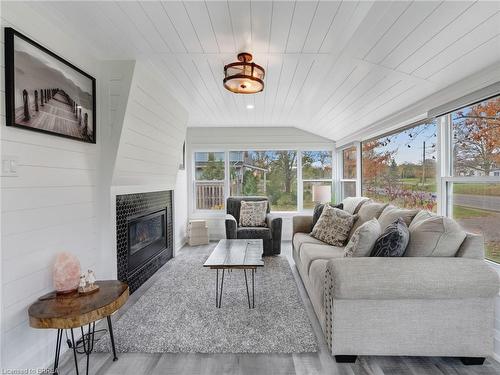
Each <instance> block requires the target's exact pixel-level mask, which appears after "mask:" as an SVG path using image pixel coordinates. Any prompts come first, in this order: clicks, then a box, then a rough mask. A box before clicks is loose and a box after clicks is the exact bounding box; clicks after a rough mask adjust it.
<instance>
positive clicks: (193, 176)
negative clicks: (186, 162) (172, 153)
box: [190, 148, 228, 214]
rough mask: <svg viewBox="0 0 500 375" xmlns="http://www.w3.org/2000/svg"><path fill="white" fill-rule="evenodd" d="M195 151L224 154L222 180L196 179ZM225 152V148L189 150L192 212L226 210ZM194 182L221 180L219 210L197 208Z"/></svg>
mask: <svg viewBox="0 0 500 375" xmlns="http://www.w3.org/2000/svg"><path fill="white" fill-rule="evenodd" d="M197 153H222V154H224V180H197V179H196V156H195V154H197ZM227 167H228V163H227V154H226V151H225V150H220V149H210V148H208V149H199V150H193V151H192V152H191V183H190V185H191V188H192V194H191V202H192V205H193V210H192V211H193V212H195V213H200V214H210V213H221V212H225V211H226V199H227V188H228V186H227V183H226V180H227ZM196 182H222V183H223V192H224V199H223V202H224V203H223V206H222V208H221V209H220V210H216V209H208V208H206V209H205V208H197V204H196V202H197V199H196Z"/></svg>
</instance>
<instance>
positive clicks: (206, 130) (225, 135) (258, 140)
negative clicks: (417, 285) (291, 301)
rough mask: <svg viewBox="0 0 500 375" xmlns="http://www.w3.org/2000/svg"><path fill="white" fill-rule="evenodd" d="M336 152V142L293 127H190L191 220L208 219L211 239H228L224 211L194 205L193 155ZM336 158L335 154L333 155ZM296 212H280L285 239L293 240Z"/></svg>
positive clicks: (188, 148) (188, 168)
mask: <svg viewBox="0 0 500 375" xmlns="http://www.w3.org/2000/svg"><path fill="white" fill-rule="evenodd" d="M321 149H323V150H332V151H334V149H335V143H334V142H333V141H331V140H329V139H326V138H323V137H320V136H317V135H314V134H312V133H308V132H306V131H304V130H300V129H297V128H289V127H268V128H259V127H254V128H250V127H248V128H244V127H239V128H226V127H224V128H213V127H201V128H188V131H187V143H186V168H187V170H188V192H189V195H188V203H189V213H190V214H189V217H191V218H198V219H205V220H207V224H208V230H209V234H210V239H211V240H218V239H221V238H224V237H225V235H226V234H225V226H224V217H225V213H224V212H210V213H200V212H196V211H195V209H194V206H193V194H194V193H193V179H192V167H193V160H192V156H193V152H195V151H231V150H232V151H238V150H304V151H307V150H321ZM333 155H334V156H335V152H333ZM295 214H296V212H295V213H292V212H287V213H280V216H281V217H282V218H283V231H282V239H283V240H291V239H292V217H293V215H295Z"/></svg>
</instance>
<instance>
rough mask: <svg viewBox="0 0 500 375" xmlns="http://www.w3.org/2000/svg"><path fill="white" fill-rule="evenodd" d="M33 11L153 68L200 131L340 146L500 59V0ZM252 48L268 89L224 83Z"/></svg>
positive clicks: (60, 6)
mask: <svg viewBox="0 0 500 375" xmlns="http://www.w3.org/2000/svg"><path fill="white" fill-rule="evenodd" d="M29 6H31V7H34V8H35V9H36V10H37V11H38V12H39V13H41V14H43V15H44V16H46V17H49V18H52V19H54V21H56V22H58V23H59V24H61V27H63V29H66V30H68V32H72V33H74V34H75V35H77V36H79V37H81V36H85V38H87V39H88V40H89V44H90V45H92V47H93V48H96V49H97V50H99V51H100V52H99V53H100V56H99V57H100V58H106V59H124V58H135V59H143V60H147V61H149V63H150V64H151V65H152V66H154V67H156V68H157V69H158V71H159V73H160V74H163V75H164V77H165V78H166V79H167V81H168V82H169V85H170V88H171V90H172V92H173V94H174V95H175V96H176V97H177V98H178V99H179V101H180V102H181V103H182V104H183V105H184V106H185V107H186V109H187V110H188V111H189V115H190V120H189V125H190V126H296V127H298V128H302V129H305V130H308V131H310V132H313V133H316V134H319V135H323V136H326V137H329V138H332V139H339V138H341V137H343V136H346V135H347V134H348V133H350V132H353V131H356V130H358V129H360V128H361V127H363V126H366V125H369V124H371V123H373V122H375V121H376V120H379V119H381V118H384V117H385V116H388V115H390V114H392V113H394V112H396V111H398V110H400V109H402V108H404V107H406V106H408V105H410V104H412V103H414V102H416V101H417V100H419V99H421V98H424V97H426V96H428V95H429V94H432V93H433V92H436V91H438V90H439V89H442V88H444V87H446V86H448V85H450V84H452V83H454V82H457V81H459V80H460V79H462V78H464V77H466V76H468V75H470V74H473V73H475V72H477V71H480V70H481V69H484V68H487V67H489V66H492V65H494V64H499V63H500V2H499V1H492V2H479V1H478V2H472V1H460V2H448V1H442V2H439V1H396V2H389V1H387V2H386V1H381V2H365V1H361V2H356V1H295V2H293V1H289V2H288V1H275V2H271V1H185V2H137V1H136V2H134V1H132V2H117V1H115V2H104V1H103V2H51V3H43V2H42V3H40V2H35V3H30V5H29ZM241 51H248V52H251V53H253V55H254V61H255V62H257V63H258V64H261V65H263V66H264V67H265V69H266V72H267V75H266V79H265V85H266V86H265V90H264V91H263V92H262V93H259V94H256V95H235V94H232V93H230V92H228V91H226V90H225V89H224V88H223V86H222V78H223V66H224V64H227V63H229V62H232V61H234V60H235V58H236V54H237V53H238V52H241ZM247 104H253V105H254V106H255V108H254V109H253V110H248V109H247V108H246V106H247Z"/></svg>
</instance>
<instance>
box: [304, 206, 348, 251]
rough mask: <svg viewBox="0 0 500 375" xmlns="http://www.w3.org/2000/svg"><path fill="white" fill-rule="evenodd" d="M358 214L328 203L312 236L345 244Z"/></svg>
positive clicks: (338, 244)
mask: <svg viewBox="0 0 500 375" xmlns="http://www.w3.org/2000/svg"><path fill="white" fill-rule="evenodd" d="M356 219H357V215H351V214H349V213H347V212H345V211H343V210H339V209H338V208H335V207H332V206H330V205H326V206H325V207H324V208H323V212H322V213H321V216H320V217H319V220H318V222H317V223H316V225H315V226H314V228H313V230H312V232H311V236H313V237H314V238H317V239H318V240H321V241H323V242H326V243H327V244H329V245H333V246H344V243H345V241H346V240H347V236H348V234H349V231H350V230H351V227H352V224H353V223H354V221H355V220H356Z"/></svg>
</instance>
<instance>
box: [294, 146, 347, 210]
mask: <svg viewBox="0 0 500 375" xmlns="http://www.w3.org/2000/svg"><path fill="white" fill-rule="evenodd" d="M314 151H328V152H330V153H331V167H332V176H331V177H330V178H323V179H318V178H315V179H309V178H303V177H302V156H303V154H304V153H305V152H314ZM298 155H299V158H298V160H297V162H299V160H300V168H299V166H298V165H297V181H300V183H299V186H297V210H298V212H312V211H313V209H309V208H307V209H304V182H330V185H331V189H332V194H333V195H334V196H335V200H337V192H336V189H335V151H334V150H333V149H332V150H327V149H312V148H307V149H305V148H304V149H300V150H298ZM299 171H300V180H299ZM299 189H300V192H299Z"/></svg>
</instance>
